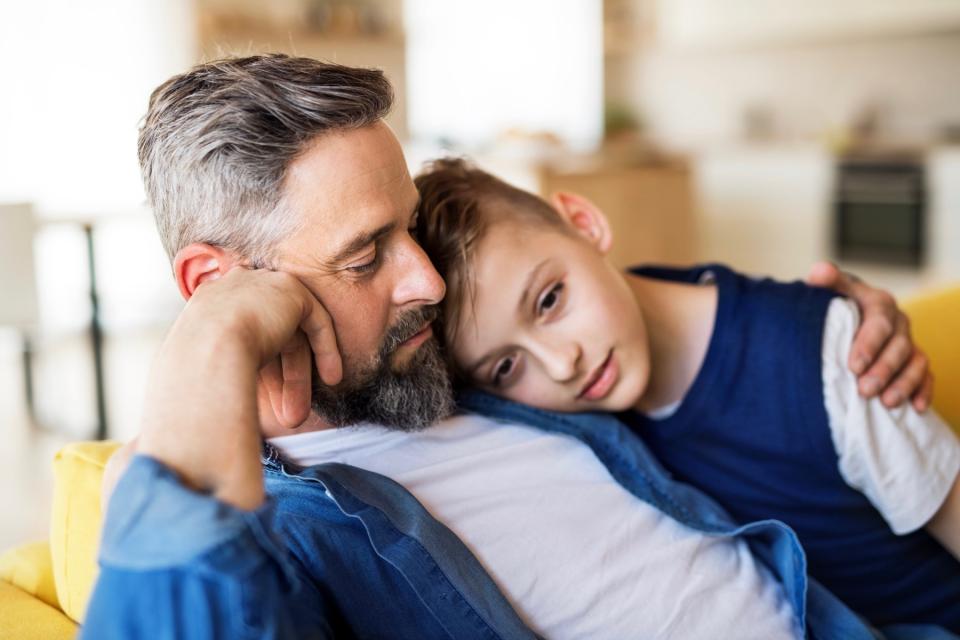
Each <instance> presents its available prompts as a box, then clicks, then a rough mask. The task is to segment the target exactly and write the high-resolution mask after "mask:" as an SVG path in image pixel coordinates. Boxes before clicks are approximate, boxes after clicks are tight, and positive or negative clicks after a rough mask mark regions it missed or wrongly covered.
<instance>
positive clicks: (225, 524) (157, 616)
mask: <svg viewBox="0 0 960 640" xmlns="http://www.w3.org/2000/svg"><path fill="white" fill-rule="evenodd" d="M272 513H273V505H272V503H271V501H270V500H269V499H268V501H267V503H266V504H265V505H264V506H262V507H260V508H259V509H258V510H256V511H253V512H247V511H242V510H240V509H236V508H234V507H231V506H229V505H227V504H225V503H223V502H220V501H218V500H216V499H215V498H213V497H211V496H208V495H203V494H200V493H197V492H194V491H191V490H189V489H187V488H186V487H184V486H183V485H182V484H180V482H179V481H178V479H177V477H176V474H174V473H173V471H171V470H170V469H169V468H167V467H165V466H164V465H163V464H161V463H160V462H158V461H157V460H155V459H153V458H150V457H146V456H136V457H134V458H133V460H132V461H131V463H130V466H129V468H128V469H127V471H126V472H125V473H124V475H123V477H122V478H121V479H120V481H119V482H118V483H117V487H116V490H115V491H114V494H113V497H112V499H111V501H110V506H109V510H108V512H107V515H106V520H105V522H104V527H103V536H102V540H101V549H100V575H99V578H98V580H97V584H96V585H95V587H94V592H93V595H92V597H91V599H90V604H89V607H88V609H87V613H86V618H85V621H84V625H83V627H82V629H81V633H80V637H81V638H97V639H98V640H100V639H110V638H118V639H120V638H124V639H135V638H177V639H180V638H184V639H194V638H196V639H200V638H248V637H249V638H276V639H282V638H300V637H311V638H313V637H329V636H331V635H332V634H331V633H330V631H329V628H328V627H327V626H326V625H325V624H324V622H323V619H322V615H319V616H318V615H317V612H318V610H319V611H322V604H321V603H317V602H314V603H312V607H311V609H312V614H311V615H309V616H304V615H302V609H298V608H297V606H296V603H297V597H296V592H297V591H298V587H299V585H300V581H299V580H298V579H297V576H296V574H295V572H294V570H293V569H292V566H291V565H290V563H289V562H288V561H287V560H286V555H285V554H284V552H283V550H282V549H281V548H280V547H279V546H278V545H277V544H276V542H275V541H274V539H273V537H272V536H271V534H270V532H269V530H270V527H269V523H270V521H271V519H272Z"/></svg>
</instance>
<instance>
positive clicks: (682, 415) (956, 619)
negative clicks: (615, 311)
mask: <svg viewBox="0 0 960 640" xmlns="http://www.w3.org/2000/svg"><path fill="white" fill-rule="evenodd" d="M633 272H634V273H636V274H637V275H641V276H646V277H653V278H660V279H668V280H672V281H679V282H690V283H696V282H700V281H702V280H703V279H704V278H705V277H710V278H712V279H713V280H714V281H715V283H716V286H717V287H718V291H719V295H718V306H717V312H716V319H715V324H714V330H713V335H712V337H711V340H710V344H709V347H708V349H707V355H706V358H705V360H704V362H703V364H702V366H701V369H700V371H699V373H698V374H697V377H696V379H695V380H694V383H693V385H692V386H691V388H690V389H689V391H688V393H687V395H686V397H685V398H684V399H683V402H682V403H681V404H680V406H679V407H678V409H677V410H676V412H675V413H674V414H672V415H671V416H670V417H668V418H665V419H662V420H653V419H650V418H647V417H645V416H642V415H640V414H637V413H635V412H627V413H625V414H624V415H622V416H621V417H622V418H623V419H624V421H625V422H626V423H627V424H628V425H630V426H631V428H633V429H634V430H635V431H636V432H637V433H638V434H639V435H640V436H641V437H642V438H643V440H644V441H645V442H646V443H647V444H648V445H649V446H650V448H651V449H652V450H653V452H654V453H655V454H656V455H657V457H658V458H659V459H660V460H661V462H663V464H664V466H665V467H666V468H667V469H668V470H670V472H671V473H673V474H674V475H675V476H676V477H677V478H678V479H680V480H683V481H685V482H688V483H690V484H692V485H695V486H697V487H699V488H700V489H702V490H703V491H705V492H706V493H707V494H709V495H710V496H712V497H714V498H715V499H717V500H718V501H719V502H720V503H721V504H722V505H723V506H724V507H725V508H726V509H727V510H729V511H730V512H731V513H732V514H733V516H734V517H736V518H738V519H739V520H740V521H742V522H749V521H755V520H762V519H767V518H774V519H777V520H781V521H783V522H785V523H787V524H788V525H789V526H790V527H792V528H793V529H794V530H795V531H796V532H797V535H798V536H799V537H800V541H801V542H802V543H803V546H804V548H805V550H806V552H807V562H808V567H807V568H808V571H809V573H810V575H812V576H813V577H814V578H816V579H817V580H818V581H820V582H821V583H822V584H824V585H825V586H826V587H827V588H828V589H830V590H831V591H832V592H833V593H834V594H836V595H837V596H838V597H839V598H841V599H842V600H843V601H844V602H846V603H847V604H848V605H849V606H850V607H851V608H853V609H854V610H855V611H857V612H859V613H860V614H861V615H863V616H865V617H866V618H867V619H868V620H869V621H870V622H871V623H873V624H874V625H878V626H880V625H888V624H895V623H921V622H923V623H931V624H938V625H941V626H943V627H946V628H948V629H950V630H952V631H954V632H960V562H958V561H957V560H956V559H955V558H953V556H951V555H950V554H949V553H948V552H947V551H946V550H945V549H944V548H943V547H942V546H941V545H940V544H939V543H938V542H937V541H936V540H935V539H933V538H932V537H931V536H930V535H929V534H927V533H926V532H925V531H923V530H920V531H916V532H914V533H911V534H908V535H904V536H897V535H895V534H894V533H893V532H892V531H891V530H890V528H889V526H888V525H887V523H886V521H885V520H884V519H883V517H882V516H881V515H880V513H879V512H878V511H877V510H876V509H875V508H874V507H873V505H871V504H870V502H869V501H868V500H867V498H866V497H865V496H864V495H863V494H861V493H860V492H858V491H856V490H854V489H851V488H850V487H848V486H847V484H846V483H845V482H844V481H843V478H842V477H841V476H840V472H839V470H838V468H837V453H836V451H835V449H834V447H833V442H832V440H831V435H830V426H829V422H828V417H827V412H826V409H825V407H824V398H823V382H822V378H821V342H822V338H823V326H824V321H825V319H826V313H827V308H828V306H829V304H830V301H831V300H832V299H833V297H834V294H833V293H831V292H829V291H826V290H823V289H818V288H814V287H809V286H807V285H805V284H803V283H800V282H795V283H789V284H787V283H780V282H775V281H773V280H769V279H764V280H757V279H751V278H748V277H746V276H743V275H741V274H738V273H735V272H733V271H731V270H730V269H728V268H726V267H724V266H721V265H705V266H701V267H696V268H693V269H666V268H655V267H649V268H644V267H641V268H637V269H634V270H633Z"/></svg>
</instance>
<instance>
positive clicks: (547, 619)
mask: <svg viewBox="0 0 960 640" xmlns="http://www.w3.org/2000/svg"><path fill="white" fill-rule="evenodd" d="M270 442H271V443H272V444H273V445H275V446H277V447H278V448H279V449H280V450H281V451H282V452H283V454H284V456H285V457H287V458H288V459H290V460H292V461H294V462H296V463H297V464H300V465H304V466H307V465H312V464H317V463H321V462H332V461H333V462H344V463H347V464H351V465H354V466H357V467H360V468H363V469H368V470H370V471H375V472H377V473H380V474H383V475H385V476H388V477H390V478H392V479H394V480H395V481H397V482H399V483H400V484H401V485H403V486H404V487H405V488H406V489H407V490H409V491H410V492H411V493H412V494H413V495H414V496H415V497H416V498H417V499H418V500H419V501H420V502H421V503H422V504H423V505H424V507H425V508H426V509H427V510H428V511H429V512H430V513H431V514H432V515H433V516H434V517H435V518H437V519H438V520H439V521H441V522H443V523H444V524H445V525H447V526H448V527H449V528H450V529H451V530H452V531H453V532H454V533H456V534H457V536H458V537H459V538H460V539H461V540H462V541H463V542H464V544H466V546H467V547H468V548H469V549H470V550H471V551H472V552H473V553H474V555H475V556H476V557H477V558H478V559H479V561H480V562H481V563H482V564H483V565H484V567H485V568H486V569H487V571H488V572H489V574H490V575H491V577H492V578H493V579H494V581H495V582H496V583H497V585H498V586H499V587H500V589H501V590H502V591H503V593H504V594H505V595H506V597H507V598H508V599H509V600H510V602H511V604H512V605H513V607H514V609H515V610H516V611H517V612H518V614H519V615H520V616H521V617H522V618H523V620H524V621H525V622H526V623H527V624H528V625H529V626H530V627H531V628H532V629H534V630H535V631H536V632H537V633H539V634H541V635H543V636H545V637H547V638H561V639H562V638H591V639H593V638H615V639H620V638H676V639H678V640H679V639H684V640H687V639H697V638H724V637H729V638H737V639H745V638H758V639H763V640H774V639H777V638H799V637H802V635H803V634H802V631H801V630H800V629H799V626H798V623H797V621H796V619H795V617H794V614H793V610H792V607H791V606H790V604H789V602H788V601H787V600H786V598H785V597H784V595H783V592H782V590H781V587H780V585H779V583H778V582H777V581H776V580H775V579H774V578H773V577H772V576H771V575H770V574H769V572H768V571H767V570H766V569H765V568H764V567H763V566H762V565H760V564H759V563H758V562H757V561H755V560H754V558H753V556H752V554H751V552H750V550H749V549H748V547H747V545H746V543H744V542H743V541H742V540H737V539H731V538H716V537H710V536H707V535H705V534H703V533H701V532H698V531H695V530H693V529H689V528H687V527H685V526H683V525H681V524H679V523H678V522H676V521H674V520H673V519H671V518H669V517H667V516H665V515H664V514H663V513H661V512H660V511H658V510H657V509H655V508H654V507H652V506H651V505H649V504H647V503H645V502H643V501H641V500H639V499H637V498H636V497H634V496H633V495H631V494H630V493H628V492H627V491H626V490H625V489H624V488H623V487H621V486H620V485H619V484H618V483H617V482H616V481H615V480H614V479H613V478H612V477H611V475H610V473H609V472H608V471H607V469H606V468H605V467H604V466H603V464H602V463H601V462H600V461H599V460H598V459H597V458H596V456H595V455H594V454H593V452H592V451H591V450H590V449H589V448H588V447H587V446H586V445H585V444H583V443H582V442H580V441H579V440H577V439H575V438H573V437H570V436H565V435H559V434H551V433H547V432H544V431H541V430H539V429H534V428H531V427H526V426H521V425H513V424H501V423H497V422H494V421H492V420H489V419H487V418H483V417H480V416H476V415H470V416H457V417H454V418H451V419H448V420H444V421H442V422H441V423H439V424H438V425H436V426H434V427H431V428H430V429H427V430H426V431H422V432H419V433H401V432H396V431H390V430H387V429H385V428H383V427H380V426H373V425H366V426H359V427H349V428H345V429H337V430H328V431H316V432H311V433H303V434H297V435H291V436H283V437H279V438H273V439H271V440H270Z"/></svg>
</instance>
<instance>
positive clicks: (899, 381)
mask: <svg viewBox="0 0 960 640" xmlns="http://www.w3.org/2000/svg"><path fill="white" fill-rule="evenodd" d="M926 375H927V358H926V356H925V355H924V354H923V352H922V351H914V352H913V355H912V356H911V357H910V360H909V361H908V362H907V365H906V366H905V367H903V368H902V369H901V370H900V372H899V373H898V374H897V375H896V378H895V379H894V380H893V382H891V383H890V385H889V386H888V387H887V389H886V390H885V391H884V392H883V396H882V400H883V404H884V405H885V406H886V407H887V408H888V409H893V408H894V407H899V406H900V405H901V404H903V403H904V402H906V401H907V400H908V399H910V398H912V397H913V396H914V395H915V394H916V393H917V392H918V391H920V389H921V387H922V385H923V381H924V378H925V377H926Z"/></svg>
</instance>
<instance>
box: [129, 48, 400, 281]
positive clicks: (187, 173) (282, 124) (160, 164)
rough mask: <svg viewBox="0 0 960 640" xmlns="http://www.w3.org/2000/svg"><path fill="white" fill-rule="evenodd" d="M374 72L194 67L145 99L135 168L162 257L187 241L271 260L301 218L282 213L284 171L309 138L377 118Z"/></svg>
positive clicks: (293, 63)
mask: <svg viewBox="0 0 960 640" xmlns="http://www.w3.org/2000/svg"><path fill="white" fill-rule="evenodd" d="M392 103H393V89H392V87H391V86H390V82H389V81H388V80H387V79H386V77H385V76H384V75H383V72H382V71H378V70H375V69H359V68H352V67H345V66H341V65H337V64H330V63H325V62H320V61H318V60H313V59H311V58H296V57H290V56H286V55H281V54H270V55H260V56H251V57H245V58H230V59H225V60H218V61H216V62H210V63H206V64H201V65H198V66H196V67H194V68H193V69H191V70H190V71H188V72H186V73H183V74H181V75H178V76H174V77H173V78H171V79H169V80H167V81H166V82H164V83H163V84H162V85H160V86H159V87H157V89H155V90H154V92H153V94H152V95H151V96H150V106H149V108H148V110H147V115H146V116H145V118H144V121H143V124H142V126H141V128H140V139H139V145H138V150H139V156H140V169H141V171H142V173H143V182H144V186H145V188H146V192H147V198H148V199H149V201H150V204H151V206H152V207H153V211H154V216H155V217H156V221H157V229H158V230H159V232H160V238H161V240H162V241H163V245H164V248H165V249H166V251H167V255H168V256H169V257H170V260H171V261H173V259H174V257H175V256H176V255H177V252H178V251H180V249H182V248H183V247H185V246H187V245H188V244H190V243H192V242H206V243H209V244H212V245H216V246H219V247H222V248H225V249H230V250H233V251H236V252H237V253H239V254H240V255H242V256H244V257H246V258H249V259H251V260H252V261H253V262H254V263H263V262H266V261H268V260H270V258H271V255H272V250H273V248H274V247H275V245H276V243H277V242H278V241H280V240H281V239H283V238H284V237H286V236H287V235H289V234H291V233H293V232H294V231H295V230H296V228H297V227H298V224H299V221H298V220H295V219H294V217H293V216H292V215H291V213H290V212H289V211H288V210H287V207H286V206H285V204H284V198H283V182H284V178H285V175H286V171H287V167H289V166H290V163H291V162H293V160H294V159H295V158H296V157H297V156H298V155H299V154H300V153H301V152H302V151H303V150H304V149H305V148H306V146H307V144H308V143H309V142H310V141H311V140H312V139H314V138H315V137H316V136H317V135H319V134H322V133H326V132H330V131H337V130H346V129H357V128H360V127H364V126H368V125H372V124H374V123H376V122H377V121H379V120H380V119H381V118H383V117H384V116H385V115H386V114H387V112H388V111H389V110H390V107H391V105H392Z"/></svg>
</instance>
